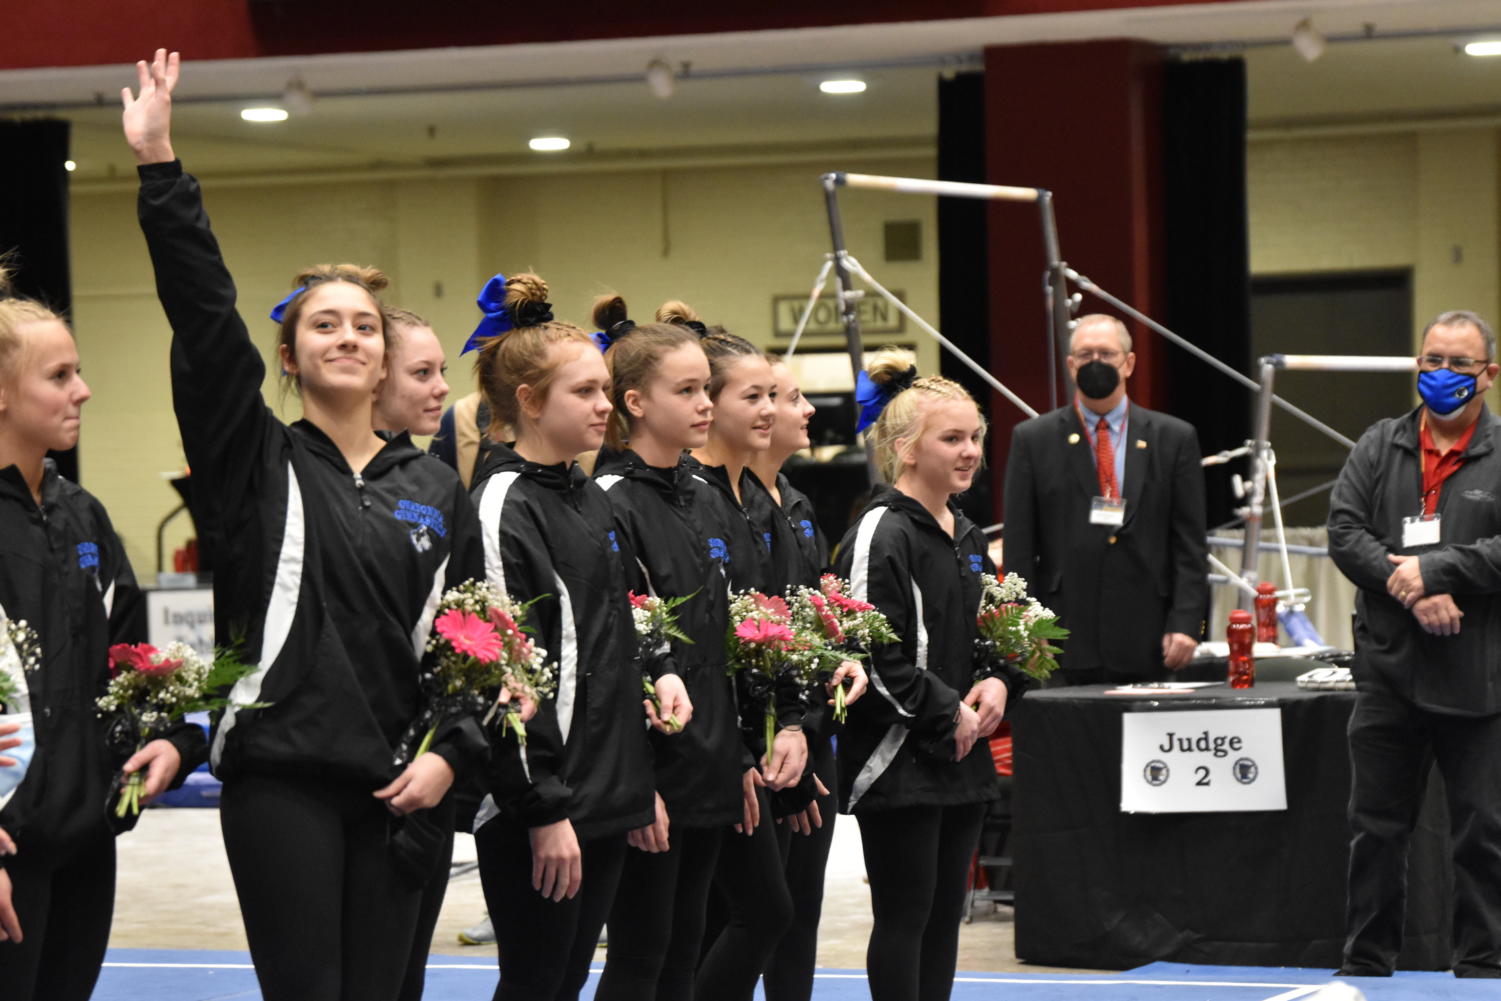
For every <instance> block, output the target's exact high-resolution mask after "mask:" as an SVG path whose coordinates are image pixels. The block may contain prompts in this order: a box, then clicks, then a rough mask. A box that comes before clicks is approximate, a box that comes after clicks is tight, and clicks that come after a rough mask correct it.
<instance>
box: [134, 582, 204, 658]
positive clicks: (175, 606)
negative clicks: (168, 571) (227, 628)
mask: <svg viewBox="0 0 1501 1001" xmlns="http://www.w3.org/2000/svg"><path fill="white" fill-rule="evenodd" d="M146 635H147V637H148V639H149V640H150V642H151V645H152V646H154V647H156V648H157V649H161V648H162V647H165V646H166V645H167V644H168V643H174V642H177V643H186V644H187V645H188V646H190V647H192V648H193V649H194V650H196V651H198V652H199V653H200V654H202V655H203V656H205V657H213V655H214V592H213V589H212V588H207V587H195V588H183V589H181V590H177V589H172V590H162V591H147V592H146Z"/></svg>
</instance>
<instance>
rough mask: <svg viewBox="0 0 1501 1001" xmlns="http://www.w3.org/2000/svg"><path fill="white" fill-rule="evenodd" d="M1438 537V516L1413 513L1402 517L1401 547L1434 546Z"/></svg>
mask: <svg viewBox="0 0 1501 1001" xmlns="http://www.w3.org/2000/svg"><path fill="white" fill-rule="evenodd" d="M1438 538H1439V516H1438V515H1436V514H1434V515H1415V516H1413V517H1411V518H1403V519H1402V548H1403V549H1413V548H1415V547H1417V546H1436V545H1438Z"/></svg>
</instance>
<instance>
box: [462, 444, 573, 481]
mask: <svg viewBox="0 0 1501 1001" xmlns="http://www.w3.org/2000/svg"><path fill="white" fill-rule="evenodd" d="M504 472H518V473H520V474H521V475H522V476H525V477H526V478H527V479H531V480H535V481H537V482H538V483H539V484H541V485H542V486H544V487H546V488H547V489H549V490H555V491H557V492H558V493H563V492H566V491H573V490H577V489H578V488H579V487H581V486H583V485H584V483H586V482H587V481H588V479H589V477H588V476H587V475H586V474H585V473H584V471H583V469H581V468H580V467H579V464H578V463H577V462H573V461H571V460H570V461H569V462H559V463H556V464H554V465H550V466H545V465H542V464H541V463H537V462H532V461H530V460H528V459H524V458H522V457H521V456H520V455H519V454H517V452H516V450H515V449H514V448H512V447H511V446H509V445H501V444H496V445H494V446H493V447H492V448H491V450H490V454H489V455H488V456H486V457H485V462H484V465H482V466H481V467H480V468H479V469H478V470H477V471H476V472H475V474H474V478H475V480H476V481H479V480H482V479H485V478H486V477H489V476H492V475H494V474H495V473H504Z"/></svg>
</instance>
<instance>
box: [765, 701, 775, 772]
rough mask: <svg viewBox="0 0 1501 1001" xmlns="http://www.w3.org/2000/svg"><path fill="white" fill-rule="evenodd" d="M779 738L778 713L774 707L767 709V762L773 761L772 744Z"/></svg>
mask: <svg viewBox="0 0 1501 1001" xmlns="http://www.w3.org/2000/svg"><path fill="white" fill-rule="evenodd" d="M776 739H777V714H776V711H775V710H774V709H770V708H768V709H767V710H766V762H767V764H770V763H771V744H772V741H774V740H776Z"/></svg>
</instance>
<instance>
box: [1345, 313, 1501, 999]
mask: <svg viewBox="0 0 1501 1001" xmlns="http://www.w3.org/2000/svg"><path fill="white" fill-rule="evenodd" d="M1495 357H1496V335H1495V334H1494V333H1493V332H1492V331H1491V328H1490V327H1489V326H1488V325H1487V324H1486V322H1485V321H1484V320H1482V319H1481V318H1480V317H1479V316H1477V315H1475V314H1474V313H1471V312H1467V311H1463V310H1456V311H1453V312H1448V313H1444V314H1442V315H1441V316H1439V317H1438V319H1436V320H1434V321H1433V322H1432V323H1431V324H1429V326H1428V329H1427V330H1425V331H1424V333H1423V347H1422V353H1421V354H1420V355H1419V357H1418V394H1419V395H1420V396H1421V397H1422V399H1423V404H1422V405H1421V406H1419V407H1418V408H1417V409H1416V410H1414V411H1412V412H1411V413H1408V414H1406V415H1405V416H1402V417H1393V418H1388V419H1386V420H1382V421H1378V422H1377V423H1376V424H1375V425H1373V426H1372V427H1371V428H1370V429H1369V430H1367V431H1366V433H1365V434H1364V435H1363V436H1362V437H1361V439H1360V442H1359V444H1357V445H1356V446H1355V450H1354V451H1353V452H1351V453H1350V458H1349V459H1348V460H1347V461H1346V463H1345V467H1344V469H1343V470H1341V471H1340V476H1339V481H1338V483H1337V484H1336V485H1335V487H1334V494H1333V496H1332V497H1331V499H1330V502H1329V555H1330V556H1331V557H1333V559H1334V562H1335V563H1336V564H1337V565H1338V566H1339V568H1340V570H1341V571H1343V572H1344V574H1345V576H1347V577H1349V578H1350V580H1351V581H1353V582H1354V583H1355V585H1356V586H1357V587H1358V588H1359V590H1358V592H1357V595H1356V599H1355V663H1354V668H1353V670H1354V673H1355V682H1356V689H1357V694H1356V702H1355V712H1354V715H1353V716H1352V717H1351V719H1350V729H1349V735H1350V762H1351V768H1352V771H1353V786H1352V790H1351V796H1350V828H1351V831H1352V833H1353V838H1352V840H1351V843H1350V872H1349V894H1348V904H1347V910H1346V922H1347V923H1346V931H1347V938H1346V940H1345V950H1344V961H1343V964H1342V967H1341V970H1340V972H1341V974H1344V975H1353V976H1390V975H1391V973H1392V970H1393V967H1394V966H1395V965H1396V960H1397V954H1398V953H1399V952H1400V951H1401V948H1402V922H1403V917H1404V914H1405V911H1406V883H1407V848H1408V844H1409V842H1410V840H1411V836H1412V831H1413V826H1414V824H1415V823H1416V820H1417V816H1418V808H1419V805H1420V804H1421V803H1422V800H1423V788H1424V783H1425V781H1426V778H1427V775H1428V763H1429V761H1430V760H1433V761H1436V762H1437V763H1438V767H1439V770H1440V772H1441V773H1442V775H1443V777H1444V784H1445V787H1446V788H1447V791H1448V799H1449V813H1450V817H1451V821H1452V828H1451V830H1452V831H1453V832H1454V834H1453V846H1452V847H1453V852H1454V883H1455V887H1454V898H1455V899H1454V933H1453V966H1454V973H1455V975H1456V976H1461V977H1501V419H1498V418H1497V417H1496V416H1495V415H1493V414H1492V413H1491V412H1490V410H1489V409H1487V408H1486V406H1485V401H1484V399H1483V395H1484V393H1485V391H1486V389H1487V388H1488V387H1489V386H1490V385H1491V382H1492V381H1493V380H1494V379H1495V378H1496V374H1497V371H1498V366H1497V364H1496V362H1495Z"/></svg>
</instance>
